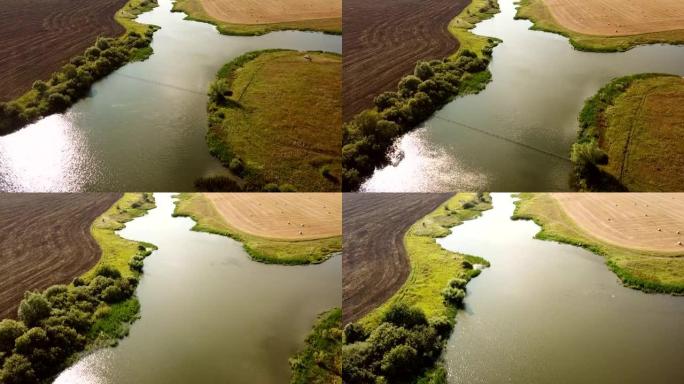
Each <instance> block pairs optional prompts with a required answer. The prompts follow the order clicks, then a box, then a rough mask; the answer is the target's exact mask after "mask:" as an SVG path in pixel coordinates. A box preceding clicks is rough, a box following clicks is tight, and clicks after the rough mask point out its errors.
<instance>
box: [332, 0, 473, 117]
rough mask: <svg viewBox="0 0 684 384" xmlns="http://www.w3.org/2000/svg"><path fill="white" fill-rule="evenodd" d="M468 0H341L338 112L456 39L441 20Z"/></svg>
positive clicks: (390, 84)
mask: <svg viewBox="0 0 684 384" xmlns="http://www.w3.org/2000/svg"><path fill="white" fill-rule="evenodd" d="M468 4H470V1H469V0H399V1H395V0H380V1H366V0H344V2H343V5H342V7H343V16H342V19H343V21H342V23H343V25H344V39H343V41H342V49H343V51H344V60H343V63H342V68H343V72H342V73H343V80H342V81H343V83H342V84H343V88H342V89H343V92H342V93H343V101H344V110H343V117H344V120H345V121H349V120H350V119H351V118H352V117H353V116H354V115H355V114H357V113H358V112H360V111H362V110H364V109H366V108H369V107H371V106H372V104H373V98H374V97H375V96H377V95H378V94H380V93H382V92H384V91H388V90H394V89H395V88H396V85H397V83H398V82H399V80H400V79H401V77H402V76H404V75H408V74H409V73H412V72H413V68H414V66H415V64H416V61H418V60H420V59H441V58H443V57H445V56H448V55H449V54H451V53H453V52H455V51H456V50H457V48H458V41H457V40H456V39H455V38H454V37H453V36H452V35H451V34H450V33H449V31H448V30H447V26H448V25H449V22H450V21H451V20H452V19H453V18H454V17H456V16H457V15H458V14H459V13H460V12H461V11H462V10H463V9H464V8H465V7H466V6H467V5H468Z"/></svg>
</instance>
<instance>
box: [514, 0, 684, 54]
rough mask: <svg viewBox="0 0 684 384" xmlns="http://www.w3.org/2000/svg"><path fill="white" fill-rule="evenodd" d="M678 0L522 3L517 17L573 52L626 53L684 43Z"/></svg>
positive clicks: (540, 0)
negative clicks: (565, 40)
mask: <svg viewBox="0 0 684 384" xmlns="http://www.w3.org/2000/svg"><path fill="white" fill-rule="evenodd" d="M682 15H684V2H681V1H679V0H658V1H652V0H632V1H624V0H592V1H582V0H566V1H554V0H521V1H520V6H519V8H518V13H517V15H516V18H518V19H529V20H530V21H532V23H534V25H533V26H532V29H535V30H541V31H546V32H553V33H558V34H560V35H563V36H565V37H567V38H568V39H569V40H570V44H572V46H573V47H575V49H578V50H582V51H593V52H615V51H626V50H629V49H631V48H634V47H635V46H637V45H643V44H684V16H682Z"/></svg>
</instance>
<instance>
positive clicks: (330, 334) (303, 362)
mask: <svg viewBox="0 0 684 384" xmlns="http://www.w3.org/2000/svg"><path fill="white" fill-rule="evenodd" d="M341 327H342V309H341V308H334V309H331V310H330V311H328V312H325V313H322V314H321V315H319V316H318V319H317V320H316V323H315V324H314V326H313V329H312V330H311V333H310V334H309V336H307V338H306V347H305V348H304V350H302V351H301V352H299V353H297V355H296V356H295V357H294V358H292V359H290V366H291V368H292V379H291V380H290V383H292V384H332V383H335V384H337V383H342V361H341V355H342V329H341Z"/></svg>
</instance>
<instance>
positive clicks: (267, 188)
mask: <svg viewBox="0 0 684 384" xmlns="http://www.w3.org/2000/svg"><path fill="white" fill-rule="evenodd" d="M263 190H264V192H280V190H279V189H278V184H276V183H268V184H266V185H264V189H263Z"/></svg>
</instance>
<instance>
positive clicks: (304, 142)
mask: <svg viewBox="0 0 684 384" xmlns="http://www.w3.org/2000/svg"><path fill="white" fill-rule="evenodd" d="M306 55H308V57H310V58H311V59H312V60H311V61H308V60H307V59H306V58H305V56H306ZM341 69H342V64H341V57H340V56H339V55H337V54H332V53H322V52H296V51H286V50H268V51H258V52H250V53H247V54H245V55H243V56H240V57H238V58H237V59H235V60H233V61H232V62H230V63H228V64H226V65H225V66H224V67H223V68H222V69H221V70H220V71H219V73H218V76H217V81H224V82H225V83H226V84H227V87H228V88H229V89H230V90H231V91H232V92H233V95H232V96H231V97H230V98H229V99H228V100H227V101H226V102H222V103H218V102H217V101H216V100H214V99H213V98H210V100H209V105H208V111H209V131H208V133H207V144H208V146H209V149H210V152H211V153H212V154H213V155H214V156H216V157H217V158H219V159H220V160H221V161H222V162H223V163H224V164H226V165H230V164H231V161H232V160H233V159H240V161H241V163H242V164H244V170H240V171H239V172H237V174H238V175H239V176H241V177H242V179H243V180H244V181H245V183H246V185H248V187H247V188H248V189H250V190H260V189H262V188H264V186H266V185H267V184H275V185H279V186H284V185H291V186H294V188H295V189H296V190H298V191H339V190H340V184H339V180H340V177H341V164H340V147H341V129H342V114H341V97H340V92H341V91H340V90H341ZM232 169H233V168H231V170H232Z"/></svg>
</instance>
